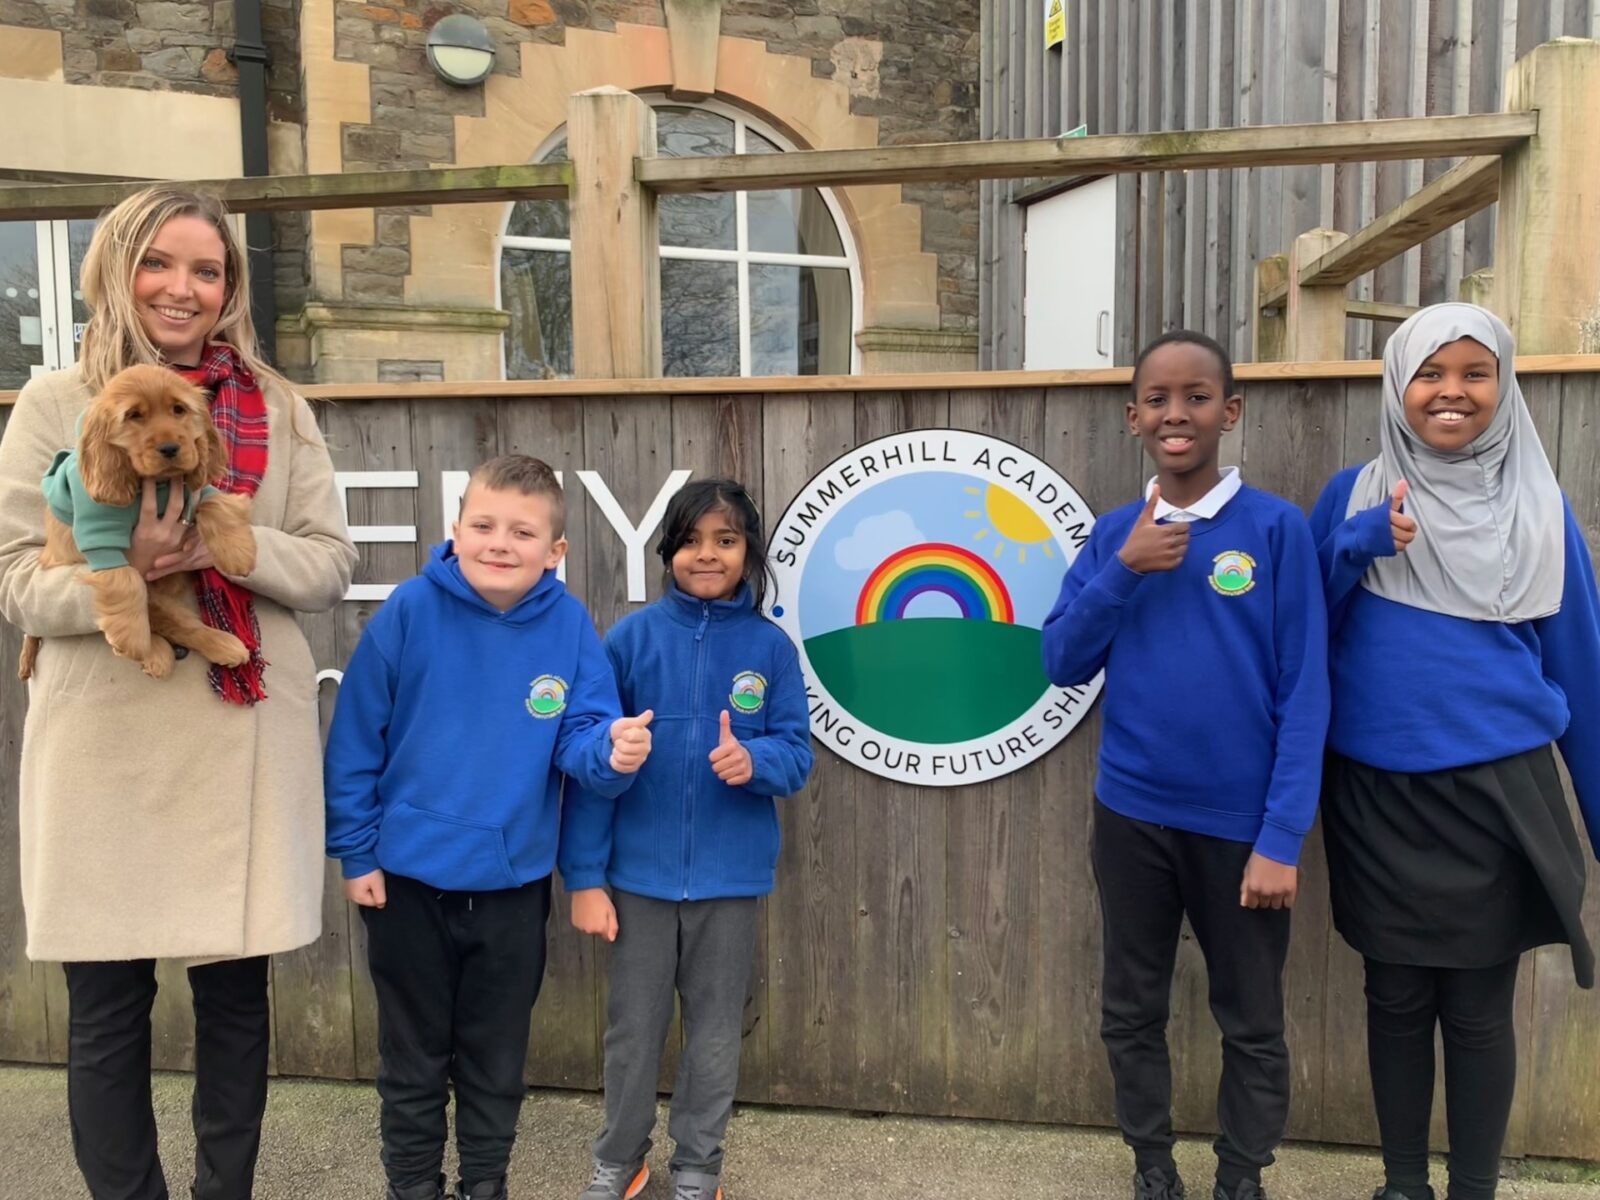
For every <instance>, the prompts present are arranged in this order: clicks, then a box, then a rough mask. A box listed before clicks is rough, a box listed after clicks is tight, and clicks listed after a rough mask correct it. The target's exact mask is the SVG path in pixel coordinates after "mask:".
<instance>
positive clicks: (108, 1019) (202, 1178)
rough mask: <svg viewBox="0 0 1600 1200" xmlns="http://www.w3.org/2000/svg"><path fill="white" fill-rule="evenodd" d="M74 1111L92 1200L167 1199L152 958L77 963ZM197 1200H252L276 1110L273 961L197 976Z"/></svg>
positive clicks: (71, 990)
mask: <svg viewBox="0 0 1600 1200" xmlns="http://www.w3.org/2000/svg"><path fill="white" fill-rule="evenodd" d="M66 974H67V998H68V1010H69V1032H68V1040H67V1111H68V1115H69V1116H70V1118H71V1122H72V1149H73V1152H74V1154H75V1155H76V1156H77V1159H78V1169H79V1170H80V1171H82V1172H83V1178H84V1182H85V1183H87V1184H88V1185H89V1193H90V1195H92V1196H93V1197H94V1200H167V1181H166V1177H165V1176H164V1175H163V1173H162V1170H161V1161H160V1159H159V1158H158V1157H157V1154H156V1118H155V1112H154V1109H153V1108H152V1106H151V1101H150V1009H151V1006H152V1005H153V1004H154V1003H155V998H156V964H155V961H154V960H153V959H136V960H133V961H130V962H80V963H67V964H66ZM189 986H190V989H191V990H192V991H193V993H194V1039H195V1046H194V1071H195V1079H194V1135H195V1166H194V1193H193V1194H194V1197H195V1200H248V1197H249V1196H250V1193H251V1188H252V1186H253V1183H254V1179H255V1170H256V1152H257V1150H258V1149H259V1148H260V1145H261V1114H262V1113H263V1112H264V1111H265V1110H266V1106H267V1050H268V1046H269V1043H270V1039H271V1019H270V1016H269V1013H268V1008H267V960H266V959H265V958H242V959H234V960H230V961H227V962H217V963H208V964H207V965H205V966H201V967H190V968H189Z"/></svg>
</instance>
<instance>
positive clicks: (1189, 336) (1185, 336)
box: [1133, 329, 1238, 398]
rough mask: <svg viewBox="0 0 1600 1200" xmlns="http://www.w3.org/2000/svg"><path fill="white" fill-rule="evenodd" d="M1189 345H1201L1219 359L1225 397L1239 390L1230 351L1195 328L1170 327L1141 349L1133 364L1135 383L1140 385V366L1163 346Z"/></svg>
mask: <svg viewBox="0 0 1600 1200" xmlns="http://www.w3.org/2000/svg"><path fill="white" fill-rule="evenodd" d="M1172 345H1187V346H1199V347H1200V348H1201V349H1202V350H1205V351H1207V352H1209V353H1210V354H1211V356H1212V357H1213V358H1215V359H1216V360H1217V367H1218V368H1219V369H1220V370H1221V372H1222V395H1223V397H1224V398H1226V397H1228V396H1231V395H1233V394H1234V393H1235V392H1236V391H1238V388H1237V386H1236V385H1235V384H1234V381H1233V359H1231V358H1229V357H1228V352H1227V351H1226V350H1224V349H1223V348H1222V344H1221V343H1220V342H1218V341H1217V340H1216V339H1215V338H1212V337H1207V336H1206V335H1205V334H1203V333H1201V332H1199V331H1198V330H1195V329H1169V330H1168V331H1167V332H1166V333H1163V334H1162V335H1161V336H1160V337H1158V338H1156V339H1155V341H1153V342H1151V343H1150V344H1149V345H1148V346H1146V347H1145V348H1144V349H1143V350H1141V351H1139V358H1138V360H1137V361H1136V362H1135V363H1134V364H1133V384H1134V387H1138V386H1139V368H1140V367H1142V366H1144V360H1145V359H1147V358H1149V357H1150V356H1151V355H1152V354H1154V353H1155V352H1156V351H1157V350H1159V349H1161V347H1163V346H1172Z"/></svg>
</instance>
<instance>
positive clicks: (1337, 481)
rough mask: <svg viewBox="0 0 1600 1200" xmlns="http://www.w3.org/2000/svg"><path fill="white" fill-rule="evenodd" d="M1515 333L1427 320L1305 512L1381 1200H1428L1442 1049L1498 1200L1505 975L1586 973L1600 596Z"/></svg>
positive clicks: (1464, 1162) (1399, 347)
mask: <svg viewBox="0 0 1600 1200" xmlns="http://www.w3.org/2000/svg"><path fill="white" fill-rule="evenodd" d="M1513 353H1514V348H1513V344H1512V339H1511V334H1510V331H1509V330H1507V329H1506V327H1505V325H1504V324H1502V323H1501V322H1500V320H1499V319H1498V318H1496V317H1495V316H1493V315H1492V314H1490V313H1488V312H1486V311H1484V310H1483V309H1481V308H1476V307H1474V306H1472V305H1468V304H1441V305H1436V306H1434V307H1432V308H1426V309H1423V310H1422V311H1421V312H1419V313H1417V314H1416V315H1414V316H1413V317H1411V319H1410V320H1408V321H1406V322H1405V323H1404V324H1403V325H1401V326H1400V328H1399V330H1398V331H1397V332H1396V333H1395V335H1394V336H1393V337H1392V338H1391V339H1390V340H1389V343H1388V345H1387V347H1386V348H1385V351H1384V357H1383V404H1382V410H1381V413H1380V417H1379V422H1380V429H1379V435H1380V444H1381V453H1380V454H1379V456H1378V457H1377V458H1375V459H1374V460H1373V461H1371V462H1369V463H1367V464H1366V465H1364V466H1360V467H1352V468H1349V469H1348V470H1345V471H1341V472H1340V473H1339V474H1337V475H1335V476H1334V477H1333V479H1332V480H1330V481H1329V483H1328V486H1327V488H1326V489H1325V490H1324V491H1323V494H1322V498H1321V500H1319V501H1318V502H1317V507H1316V510H1315V511H1314V512H1313V514H1312V517H1311V528H1312V535H1313V537H1314V538H1315V539H1316V541H1317V544H1318V552H1319V555H1320V557H1321V560H1322V568H1323V583H1324V589H1325V591H1326V594H1327V600H1328V606H1329V622H1328V626H1329V635H1330V643H1329V648H1328V673H1329V683H1330V693H1331V696H1332V700H1333V714H1332V719H1331V721H1330V723H1329V727H1328V750H1329V753H1328V756H1327V769H1326V773H1325V777H1324V780H1323V793H1322V820H1323V832H1324V843H1325V845H1326V847H1327V854H1328V877H1329V891H1330V895H1331V898H1332V901H1333V919H1334V925H1335V926H1336V927H1337V928H1338V930H1339V932H1340V933H1341V934H1342V935H1343V937H1344V939H1345V941H1347V942H1349V943H1350V945H1351V946H1352V947H1354V948H1355V949H1356V950H1357V951H1359V952H1360V953H1361V955H1362V956H1363V958H1364V959H1365V960H1366V995H1367V1039H1368V1059H1369V1065H1370V1068H1371V1073H1372V1084H1373V1099H1374V1104H1375V1107H1376V1108H1377V1115H1378V1129H1379V1133H1380V1136H1381V1139H1382V1142H1383V1163H1384V1175H1385V1180H1384V1186H1383V1187H1382V1188H1380V1189H1379V1190H1378V1193H1377V1195H1378V1198H1379V1200H1432V1197H1433V1192H1432V1190H1431V1188H1430V1187H1429V1186H1428V1116H1429V1112H1430V1110H1431V1108H1432V1103H1433V1078H1434V1062H1433V1055H1434V1049H1433V1047H1434V1031H1435V1027H1436V1026H1437V1027H1438V1029H1439V1031H1440V1032H1441V1033H1442V1035H1443V1043H1444V1065H1445V1091H1446V1096H1445V1100H1446V1104H1445V1111H1446V1116H1447V1118H1448V1126H1449V1131H1450V1192H1449V1195H1450V1198H1451V1200H1491V1198H1492V1197H1493V1196H1494V1194H1495V1187H1496V1181H1497V1178H1498V1168H1499V1155H1500V1147H1501V1144H1502V1142H1503V1140H1504V1137H1505V1130H1506V1122H1507V1119H1508V1117H1509V1115H1510V1111H1511V1101H1512V1093H1513V1091H1514V1088H1515V1083H1516V1038H1515V1033H1514V1030H1513V1026H1512V1009H1513V1000H1514V996H1515V992H1516V979H1517V969H1518V963H1519V960H1520V957H1521V955H1522V953H1523V952H1524V951H1526V950H1529V949H1532V948H1533V947H1535V946H1542V945H1548V944H1551V943H1565V944H1567V945H1569V946H1570V947H1571V952H1572V964H1573V971H1574V974H1575V976H1576V978H1577V981H1578V983H1579V985H1580V986H1583V987H1591V986H1592V985H1593V982H1594V955H1593V952H1592V951H1591V950H1590V947H1589V943H1588V940H1587V937H1586V935H1585V932H1584V929H1583V922H1582V919H1581V911H1582V906H1583V886H1584V862H1583V850H1582V846H1581V845H1580V843H1579V841H1578V835H1577V832H1576V831H1575V830H1574V828H1573V824H1572V819H1571V817H1570V816H1569V815H1568V810H1567V801H1566V796H1565V794H1564V793H1563V791H1562V786H1561V777H1560V773H1559V771H1558V769H1557V767H1556V761H1555V755H1554V753H1553V750H1552V743H1554V745H1555V746H1556V747H1559V748H1560V750H1561V756H1562V758H1563V759H1564V760H1565V762H1566V764H1567V767H1568V769H1569V771H1570V772H1571V775H1572V782H1573V788H1574V790H1575V791H1576V792H1577V796H1578V802H1579V806H1580V808H1581V809H1582V811H1583V815H1584V822H1585V824H1586V825H1587V826H1588V828H1589V839H1590V842H1591V844H1594V843H1596V842H1597V839H1600V738H1595V737H1592V736H1590V737H1587V738H1586V736H1585V734H1584V733H1583V731H1584V730H1590V731H1592V730H1594V729H1595V728H1597V727H1600V600H1597V597H1596V592H1595V579H1594V572H1593V569H1592V566H1591V563H1590V557H1589V549H1588V547H1587V546H1586V545H1585V544H1584V539H1583V534H1582V531H1581V530H1580V529H1579V527H1578V524H1577V522H1576V521H1575V520H1574V519H1573V516H1572V513H1571V512H1570V510H1569V509H1568V508H1567V505H1566V501H1565V499H1564V498H1563V497H1562V494H1561V489H1560V487H1559V486H1558V485H1557V483H1556V477H1555V472H1554V471H1553V470H1552V469H1551V467H1550V461H1549V459H1548V458H1547V457H1546V455H1545V451H1544V448H1543V447H1542V446H1541V445H1540V442H1539V435H1538V431H1537V430H1536V429H1535V428H1534V424H1533V419H1532V418H1531V416H1530V415H1529V413H1528V406H1527V404H1526V402H1525V401H1524V400H1523V397H1522V390H1521V388H1519V387H1518V386H1517V379H1516V370H1515V363H1514V361H1513Z"/></svg>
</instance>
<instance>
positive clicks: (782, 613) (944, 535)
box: [770, 429, 1100, 787]
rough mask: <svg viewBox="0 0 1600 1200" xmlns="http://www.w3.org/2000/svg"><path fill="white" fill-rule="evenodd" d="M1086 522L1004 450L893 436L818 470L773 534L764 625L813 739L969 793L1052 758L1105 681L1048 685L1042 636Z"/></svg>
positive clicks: (926, 436)
mask: <svg viewBox="0 0 1600 1200" xmlns="http://www.w3.org/2000/svg"><path fill="white" fill-rule="evenodd" d="M1093 524H1094V516H1093V514H1092V513H1091V512H1090V511H1089V506H1088V505H1087V504H1086V503H1085V502H1084V500H1083V498H1082V497H1081V496H1079V495H1078V493H1077V492H1076V491H1075V490H1074V489H1073V487H1072V485H1071V484H1069V483H1068V482H1067V481H1066V480H1065V479H1063V478H1062V477H1061V476H1060V475H1059V474H1057V473H1056V472H1055V471H1054V470H1053V469H1051V467H1050V466H1049V465H1047V464H1046V463H1044V462H1042V461H1041V460H1039V459H1037V458H1035V457H1034V456H1033V455H1031V454H1029V453H1028V452H1027V451H1025V450H1022V449H1020V448H1019V447H1017V446H1013V445H1012V444H1010V443H1009V442H1005V441H1001V440H999V439H996V438H992V437H986V436H984V435H982V434H977V433H970V432H966V431H963V430H954V429H934V430H920V431H917V432H914V433H901V434H894V435H891V436H889V437H884V438H879V439H878V440H877V441H873V442H869V443H867V444H866V445H863V446H859V447H857V448H856V449H854V450H851V451H849V452H848V453H847V454H844V455H842V456H841V457H839V458H838V459H836V460H834V461H833V462H832V463H830V464H829V465H828V466H827V467H825V468H824V469H823V470H822V472H821V473H820V474H818V475H817V476H816V477H815V478H814V479H812V480H811V482H810V483H808V484H807V485H806V486H805V487H804V488H803V489H802V490H801V492H800V494H799V495H798V496H796V497H795V499H794V501H793V502H792V503H791V504H790V505H789V508H788V510H787V511H786V512H785V513H784V514H783V516H782V518H781V519H780V520H779V521H777V522H776V524H774V525H773V527H772V532H771V535H770V544H771V547H772V559H773V565H774V568H775V570H776V572H777V575H778V600H777V602H776V603H775V604H774V605H773V606H772V609H771V616H772V618H773V620H775V621H776V622H777V623H778V624H779V625H780V626H782V627H783V629H784V630H785V631H786V632H787V633H788V634H789V636H790V638H792V639H793V640H794V643H795V645H796V646H797V647H799V650H800V656H801V661H802V664H803V665H804V667H805V675H806V681H807V693H808V697H809V699H810V702H811V731H812V733H813V735H814V736H815V737H816V738H817V740H818V741H820V742H822V743H823V744H824V745H826V746H827V747H829V748H830V749H831V750H833V751H834V752H835V753H837V754H839V755H840V756H841V757H843V758H844V759H846V760H847V761H849V762H852V763H854V764H855V765H856V766H858V767H861V768H862V769H863V770H866V771H870V772H872V773H873V774H875V775H880V776H882V777H884V778H886V779H894V780H899V781H901V782H905V783H916V784H923V785H928V786H934V787H957V786H960V785H963V784H971V783H981V782H983V781H985V780H989V779H995V778H998V777H1000V776H1002V775H1006V774H1009V773H1010V772H1012V771H1015V770H1017V769H1019V768H1020V767H1023V766H1026V765H1027V764H1028V763H1030V762H1033V761H1034V760H1035V759H1037V758H1039V757H1041V756H1042V755H1044V754H1046V753H1048V752H1049V750H1050V749H1051V748H1052V747H1054V746H1055V745H1057V744H1058V743H1059V742H1060V741H1061V740H1062V739H1063V738H1065V737H1066V736H1067V734H1068V733H1070V732H1071V731H1072V729H1073V727H1074V726H1076V725H1077V723H1078V722H1079V721H1080V720H1082V719H1083V717H1084V715H1085V713H1087V711H1088V709H1089V706H1090V704H1091V703H1092V702H1093V700H1094V697H1095V695H1096V693H1097V692H1098V691H1099V688H1100V682H1099V680H1098V679H1097V680H1096V681H1095V682H1094V683H1093V684H1091V685H1089V686H1088V687H1072V688H1059V687H1053V686H1052V685H1051V684H1050V683H1049V681H1048V680H1047V679H1046V678H1045V676H1044V671H1043V668H1042V666H1041V665H1040V655H1039V643H1040V636H1041V635H1040V627H1041V626H1042V625H1043V623H1044V618H1045V616H1046V615H1047V614H1048V613H1049V611H1050V608H1051V606H1052V605H1053V604H1054V603H1055V599H1056V595H1057V593H1058V592H1059V590H1060V587H1061V579H1062V576H1063V575H1065V574H1066V570H1067V567H1068V566H1069V565H1070V564H1071V562H1072V560H1073V558H1075V557H1076V555H1077V553H1078V550H1079V548H1080V547H1081V546H1082V545H1083V543H1084V542H1085V541H1086V540H1087V539H1088V536H1089V529H1090V528H1091V526H1092V525H1093Z"/></svg>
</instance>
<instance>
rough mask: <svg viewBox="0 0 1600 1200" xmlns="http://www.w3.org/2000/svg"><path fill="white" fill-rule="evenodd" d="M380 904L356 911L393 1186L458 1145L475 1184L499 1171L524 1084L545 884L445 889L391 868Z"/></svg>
mask: <svg viewBox="0 0 1600 1200" xmlns="http://www.w3.org/2000/svg"><path fill="white" fill-rule="evenodd" d="M385 884H386V890H387V893H388V903H387V905H386V906H385V907H384V908H381V909H376V908H363V909H361V916H362V919H363V920H364V921H365V922H366V926H367V959H368V962H369V964H370V965H371V968H372V982H373V984H374V986H375V987H376V990H377V994H378V1055H379V1062H378V1096H379V1098H380V1099H381V1101H382V1106H381V1118H380V1122H379V1128H380V1131H381V1133H382V1136H383V1167H384V1171H385V1172H386V1174H387V1175H388V1177H389V1184H390V1186H391V1187H393V1188H394V1189H395V1190H396V1191H404V1190H406V1189H413V1188H420V1189H426V1187H427V1186H428V1185H430V1184H432V1183H433V1181H434V1180H436V1179H437V1178H438V1177H439V1173H440V1169H441V1167H442V1164H443V1162H444V1146H445V1137H446V1126H445V1107H446V1104H447V1102H448V1099H449V1088H450V1085H451V1084H452V1083H453V1084H454V1085H455V1093H456V1149H457V1151H458V1153H459V1155H460V1159H461V1179H462V1182H463V1183H465V1184H466V1185H467V1186H468V1188H469V1189H470V1188H471V1187H472V1186H473V1185H475V1184H479V1183H483V1182H485V1181H487V1180H495V1179H500V1178H503V1177H504V1175H505V1173H506V1169H507V1167H508V1166H509V1165H510V1162H511V1146H512V1143H513V1142H515V1140H516V1136H517V1115H518V1113H519V1112H520V1111H521V1108H522V1096H523V1092H524V1090H525V1088H524V1085H523V1082H522V1064H523V1060H524V1059H526V1058H527V1055H528V1022H529V1020H530V1018H531V1015H532V1012H533V1004H534V1001H535V1000H537V999H538V997H539V986H540V984H541V983H543V981H544V959H545V923H546V921H547V920H548V919H549V916H550V879H549V877H548V876H547V877H545V878H544V879H539V880H535V881H534V882H533V883H530V884H526V885H525V886H523V887H520V888H510V889H507V890H505V891H496V892H472V893H468V892H441V891H440V890H439V889H437V888H434V887H429V886H428V885H427V884H424V883H419V882H417V881H416V880H414V879H406V878H405V877H403V876H399V875H389V876H387V877H386V879H385Z"/></svg>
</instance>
